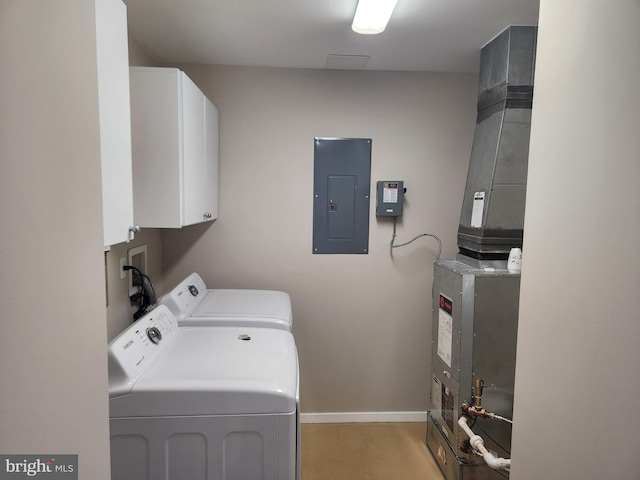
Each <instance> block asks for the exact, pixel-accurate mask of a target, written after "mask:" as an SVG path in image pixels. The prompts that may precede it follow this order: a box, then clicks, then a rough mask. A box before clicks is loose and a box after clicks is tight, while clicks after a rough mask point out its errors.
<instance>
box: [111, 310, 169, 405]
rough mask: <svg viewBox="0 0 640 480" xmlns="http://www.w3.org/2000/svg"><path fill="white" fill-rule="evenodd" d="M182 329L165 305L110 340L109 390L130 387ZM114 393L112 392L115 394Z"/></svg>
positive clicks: (126, 389)
mask: <svg viewBox="0 0 640 480" xmlns="http://www.w3.org/2000/svg"><path fill="white" fill-rule="evenodd" d="M179 331H180V327H179V326H178V322H177V320H176V318H175V317H174V316H173V314H172V313H171V311H170V310H169V309H168V308H167V307H165V306H164V305H160V306H158V307H156V308H155V309H154V310H152V311H151V312H149V313H147V314H146V315H145V316H144V317H142V318H140V319H139V320H138V321H136V322H135V323H134V324H132V325H131V326H129V327H128V328H127V329H126V330H125V331H123V332H122V333H121V334H120V335H118V336H117V337H116V338H114V339H113V340H112V341H111V342H110V343H109V392H110V395H111V392H112V391H113V390H114V387H116V385H118V384H120V388H116V389H115V390H116V391H119V390H121V389H125V391H127V392H128V391H129V390H130V385H131V384H132V382H133V381H135V378H136V377H137V376H138V375H139V374H140V373H141V372H142V371H143V370H144V369H145V368H146V367H147V365H149V364H150V363H152V362H153V360H154V359H155V358H156V357H157V355H158V354H159V352H160V351H161V350H162V349H163V348H165V347H166V346H167V345H168V344H169V343H171V341H172V340H173V338H174V337H175V336H176V335H177V334H178V332H179ZM112 396H113V395H112Z"/></svg>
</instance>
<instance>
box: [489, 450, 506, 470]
mask: <svg viewBox="0 0 640 480" xmlns="http://www.w3.org/2000/svg"><path fill="white" fill-rule="evenodd" d="M482 458H483V459H484V461H485V463H486V464H487V465H488V466H489V468H492V469H494V470H502V469H504V468H509V467H510V466H511V459H507V458H502V457H496V456H495V455H494V454H492V453H491V452H486V453H485V454H483V455H482Z"/></svg>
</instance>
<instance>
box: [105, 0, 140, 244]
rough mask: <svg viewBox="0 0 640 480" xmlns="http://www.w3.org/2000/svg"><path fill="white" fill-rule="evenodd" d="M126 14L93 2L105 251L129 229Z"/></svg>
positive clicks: (116, 0)
mask: <svg viewBox="0 0 640 480" xmlns="http://www.w3.org/2000/svg"><path fill="white" fill-rule="evenodd" d="M127 42H128V39H127V10H126V7H125V5H124V3H122V2H121V1H120V0H96V45H97V60H98V67H97V68H98V106H99V116H100V154H101V161H102V210H103V212H102V216H103V224H104V245H105V246H109V245H114V244H116V243H121V242H124V241H127V240H128V239H129V227H131V226H132V225H133V187H132V181H131V117H130V106H129V53H128V44H127Z"/></svg>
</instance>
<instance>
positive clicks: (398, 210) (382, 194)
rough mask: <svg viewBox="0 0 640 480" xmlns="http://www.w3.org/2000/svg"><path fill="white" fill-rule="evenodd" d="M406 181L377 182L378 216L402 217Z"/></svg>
mask: <svg viewBox="0 0 640 480" xmlns="http://www.w3.org/2000/svg"><path fill="white" fill-rule="evenodd" d="M403 198H404V182H403V181H401V180H397V181H389V180H385V181H379V182H377V183H376V215H377V216H378V217H401V216H402V199H403Z"/></svg>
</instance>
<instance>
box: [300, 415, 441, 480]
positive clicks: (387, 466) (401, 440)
mask: <svg viewBox="0 0 640 480" xmlns="http://www.w3.org/2000/svg"><path fill="white" fill-rule="evenodd" d="M425 434H426V423H340V424H324V423H316V424H303V425H302V479H301V480H395V479H398V480H443V476H442V474H441V473H440V470H439V469H438V466H437V465H436V463H435V461H434V460H433V457H432V456H431V453H430V452H429V450H428V449H427V446H426V444H425Z"/></svg>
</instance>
